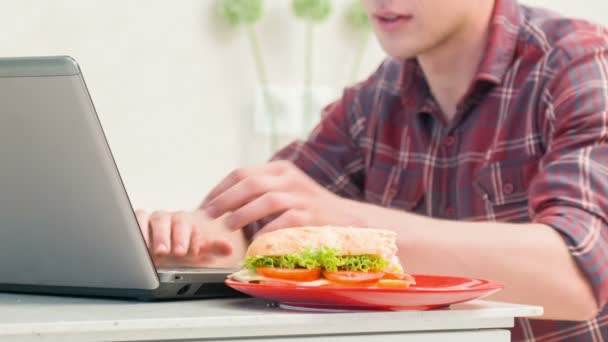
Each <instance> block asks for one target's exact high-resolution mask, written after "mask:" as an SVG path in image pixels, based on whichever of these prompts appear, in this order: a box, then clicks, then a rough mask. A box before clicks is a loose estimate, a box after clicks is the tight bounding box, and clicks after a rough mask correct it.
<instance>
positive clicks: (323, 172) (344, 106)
mask: <svg viewBox="0 0 608 342" xmlns="http://www.w3.org/2000/svg"><path fill="white" fill-rule="evenodd" d="M372 78H373V76H372V77H370V79H368V80H367V81H365V82H363V83H360V84H358V85H356V86H354V87H351V88H347V89H346V90H345V91H344V93H343V95H342V97H341V98H340V99H338V100H337V101H335V102H333V103H331V104H329V105H328V106H326V107H325V108H324V109H323V111H322V113H321V120H320V122H319V124H318V125H317V126H316V127H315V128H314V130H313V131H312V133H311V134H310V135H309V136H308V138H307V139H305V140H297V141H294V142H292V143H291V144H289V145H287V146H286V147H284V148H283V149H281V150H280V151H278V152H277V153H276V154H275V155H274V156H273V157H272V160H288V161H291V162H292V163H293V164H294V165H295V166H297V167H298V168H299V169H301V170H302V171H304V173H306V174H307V175H308V176H309V177H311V178H312V179H314V180H315V181H316V182H317V183H319V184H320V185H321V186H323V187H325V188H326V189H328V190H329V191H331V192H333V193H336V194H337V195H339V196H342V197H345V198H350V199H355V200H362V199H363V196H364V192H363V189H364V179H365V165H364V160H365V158H364V156H363V152H362V150H361V149H360V148H359V146H360V142H359V140H360V139H361V137H362V135H363V134H364V130H365V127H366V125H365V121H366V118H365V117H364V116H363V115H362V114H361V112H362V111H361V110H360V108H361V105H360V104H359V101H358V100H357V97H358V96H359V94H360V91H361V88H362V87H365V86H366V85H367V84H368V83H369V82H372ZM271 219H272V218H266V219H263V220H260V221H258V222H255V223H253V224H251V225H249V226H247V227H245V234H246V236H247V237H248V238H249V239H251V238H252V237H253V234H255V232H256V231H258V230H259V229H261V227H262V226H263V225H264V224H266V223H268V222H269V221H270V220H271Z"/></svg>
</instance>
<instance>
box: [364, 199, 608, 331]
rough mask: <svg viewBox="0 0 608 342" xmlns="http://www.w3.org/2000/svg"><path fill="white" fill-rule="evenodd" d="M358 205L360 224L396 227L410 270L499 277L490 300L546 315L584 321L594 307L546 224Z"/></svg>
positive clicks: (573, 265) (562, 246)
mask: <svg viewBox="0 0 608 342" xmlns="http://www.w3.org/2000/svg"><path fill="white" fill-rule="evenodd" d="M357 206H361V207H360V208H358V210H356V212H357V213H360V216H361V217H362V219H361V224H365V225H366V226H372V227H382V228H388V229H392V230H394V231H396V232H397V234H398V244H399V249H400V255H399V256H400V258H401V260H402V262H403V264H404V266H405V268H406V270H407V271H408V272H410V273H423V274H446V275H463V276H470V277H479V278H485V279H492V280H496V281H500V282H502V283H504V284H505V285H506V286H505V289H504V290H503V291H501V292H499V293H498V294H496V295H495V296H493V297H492V299H495V300H501V301H508V302H514V303H525V304H534V305H541V306H543V307H544V308H545V315H544V316H543V318H545V319H560V320H585V319H589V318H591V317H593V316H594V315H595V313H596V312H597V304H596V301H595V298H594V296H593V293H592V290H591V287H590V285H589V283H588V282H587V279H586V278H585V276H584V275H583V274H582V272H581V271H580V269H579V268H578V266H577V265H576V263H575V261H574V259H573V258H572V257H571V255H570V254H569V252H568V249H567V246H566V244H565V242H564V241H563V239H562V238H561V236H560V235H559V234H558V233H557V232H556V231H555V230H554V229H552V228H551V227H549V226H546V225H542V224H532V223H530V224H508V223H495V222H457V221H446V220H439V219H432V218H427V217H422V216H418V215H413V214H409V213H406V212H402V211H397V210H392V209H386V208H381V207H377V206H373V205H369V204H357Z"/></svg>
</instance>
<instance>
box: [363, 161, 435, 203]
mask: <svg viewBox="0 0 608 342" xmlns="http://www.w3.org/2000/svg"><path fill="white" fill-rule="evenodd" d="M423 195H424V190H423V182H422V174H421V173H420V172H416V170H415V169H412V168H402V167H399V166H390V167H372V168H371V169H369V170H368V171H367V172H366V177H365V198H366V201H367V202H370V203H373V204H378V205H381V206H384V207H389V208H395V209H404V210H408V211H415V209H416V208H417V207H418V205H419V204H420V202H421V200H422V198H423Z"/></svg>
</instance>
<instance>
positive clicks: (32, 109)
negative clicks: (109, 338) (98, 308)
mask: <svg viewBox="0 0 608 342" xmlns="http://www.w3.org/2000/svg"><path fill="white" fill-rule="evenodd" d="M142 145H143V144H142ZM233 271H234V270H232V269H179V270H157V269H155V267H154V264H153V262H152V259H151V257H150V255H149V254H148V250H147V248H146V245H145V242H144V240H143V236H142V235H141V232H140V229H139V226H138V223H137V219H136V217H135V214H134V212H133V208H132V207H131V204H130V201H129V198H128V196H127V193H126V191H125V188H124V186H123V183H122V181H121V178H120V175H119V173H118V170H117V168H116V165H115V163H114V160H113V157H112V153H111V152H110V149H109V147H108V144H107V142H106V139H105V136H104V133H103V130H102V128H101V125H100V123H99V120H98V117H97V114H96V112H95V108H94V107H93V103H92V101H91V98H90V96H89V93H88V91H87V87H86V85H85V82H84V79H83V76H82V73H81V71H80V68H79V66H78V64H77V63H76V61H75V60H74V59H72V58H70V57H27V58H0V291H9V292H28V293H47V294H66V295H85V296H104V297H108V296H109V297H128V298H139V299H176V298H199V297H203V298H209V297H224V296H236V295H239V293H237V292H236V291H234V290H232V289H230V288H228V287H227V286H225V285H224V284H223V281H224V280H225V279H226V275H227V274H229V273H231V272H233Z"/></svg>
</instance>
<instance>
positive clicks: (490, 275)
mask: <svg viewBox="0 0 608 342" xmlns="http://www.w3.org/2000/svg"><path fill="white" fill-rule="evenodd" d="M364 5H365V8H366V11H367V12H368V14H369V16H370V19H371V20H372V21H373V25H374V29H375V32H376V35H377V37H378V39H379V41H380V43H381V45H382V47H383V48H384V50H385V51H386V52H387V54H388V55H389V56H390V58H388V59H387V60H386V61H385V62H384V63H383V64H382V65H381V66H380V68H379V69H378V70H377V71H376V72H375V73H374V74H373V75H372V76H371V77H370V78H369V79H368V80H366V81H365V82H363V83H361V84H358V85H355V86H354V87H352V88H348V89H346V91H345V92H344V95H343V97H342V98H341V99H340V100H338V101H337V102H335V103H333V104H331V105H329V106H328V107H327V108H326V109H325V113H324V116H323V119H322V121H321V123H320V124H319V126H318V127H317V128H316V129H315V131H314V132H313V133H312V134H311V136H310V137H309V139H308V140H307V141H305V142H297V143H294V144H292V145H290V146H288V147H287V148H285V149H283V150H282V151H280V152H279V153H278V154H277V155H276V156H275V160H276V161H274V162H271V163H269V164H266V165H262V166H257V167H252V168H246V169H240V170H237V171H234V172H233V173H232V174H231V175H229V176H228V177H227V178H226V179H224V180H223V181H222V182H221V183H220V184H219V185H218V186H217V187H216V188H215V189H213V190H212V191H211V193H210V194H209V195H208V197H207V198H206V199H205V201H204V203H203V206H202V210H203V211H204V212H205V213H207V214H208V215H210V216H211V217H213V218H217V217H220V216H222V215H225V221H224V222H225V224H226V225H227V226H228V227H229V228H230V229H231V230H235V231H240V232H245V234H244V235H245V236H246V238H251V234H252V233H254V232H255V228H251V227H254V226H252V225H251V224H252V223H254V222H265V223H266V225H265V226H264V227H263V228H262V231H269V230H273V229H280V228H285V227H289V226H300V225H323V224H332V225H352V226H365V227H380V228H386V229H392V230H394V231H396V232H397V234H398V244H399V248H400V258H402V260H403V263H404V264H405V265H406V267H407V269H408V271H409V272H412V273H436V274H456V275H466V276H473V277H481V278H487V279H494V280H498V281H501V282H504V283H505V284H506V288H505V290H504V291H502V292H501V293H500V294H498V295H496V296H495V297H494V299H497V300H504V301H509V302H517V303H527V304H536V305H542V306H543V307H544V308H545V315H544V317H543V319H542V320H527V319H521V320H518V322H517V324H516V327H515V328H514V330H513V339H514V340H527V341H534V340H536V341H557V340H560V341H561V340H579V339H580V340H589V341H602V340H604V339H608V326H607V323H608V311H607V310H606V309H605V304H606V299H607V298H608V244H607V242H608V226H607V224H608V221H607V220H608V166H607V163H606V162H608V145H606V142H607V139H608V31H606V30H604V29H602V28H599V27H597V26H595V25H593V24H590V23H587V22H583V21H575V20H569V19H564V18H561V17H559V16H557V15H555V14H551V13H549V12H546V11H542V10H539V9H532V8H528V7H525V6H521V5H519V4H517V3H516V1H515V0H495V1H492V0H449V1H448V0H393V1H390V0H386V1H382V0H364ZM197 215H198V216H199V218H194V216H197ZM200 215H202V214H200V212H195V213H173V214H171V213H165V212H156V213H153V214H152V215H151V216H148V215H147V213H145V212H141V211H140V212H138V217H139V220H140V222H141V223H142V226H143V227H144V232H145V234H147V238H148V241H149V244H150V248H151V250H152V252H153V253H154V254H155V255H156V256H158V257H172V258H176V257H178V258H179V257H183V258H186V259H188V258H190V259H191V260H195V261H196V260H198V261H199V262H202V263H207V264H214V263H221V262H222V260H223V258H225V255H234V254H239V253H242V248H244V246H245V245H246V242H243V241H244V238H243V236H244V235H243V234H241V233H236V234H234V233H232V234H231V233H228V232H223V233H222V234H223V235H218V234H215V233H214V234H215V235H205V234H208V233H207V232H205V231H203V230H200V229H199V226H200V225H202V222H203V219H201V218H200ZM260 220H261V221H260ZM243 227H248V228H247V229H245V230H240V229H241V228H243ZM259 232H260V231H257V233H259ZM210 236H213V239H215V240H210V239H205V237H207V238H209V237H210Z"/></svg>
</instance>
